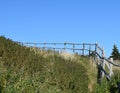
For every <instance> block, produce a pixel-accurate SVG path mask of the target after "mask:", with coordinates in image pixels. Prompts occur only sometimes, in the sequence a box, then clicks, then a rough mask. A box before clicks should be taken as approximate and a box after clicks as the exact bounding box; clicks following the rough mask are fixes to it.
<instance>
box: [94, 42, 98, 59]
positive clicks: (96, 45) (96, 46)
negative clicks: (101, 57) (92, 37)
mask: <svg viewBox="0 0 120 93" xmlns="http://www.w3.org/2000/svg"><path fill="white" fill-rule="evenodd" d="M97 48H98V44H97V43H95V53H94V60H96V53H97Z"/></svg>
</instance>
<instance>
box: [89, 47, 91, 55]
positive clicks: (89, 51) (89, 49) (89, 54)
mask: <svg viewBox="0 0 120 93" xmlns="http://www.w3.org/2000/svg"><path fill="white" fill-rule="evenodd" d="M90 54H91V45H89V56H90Z"/></svg>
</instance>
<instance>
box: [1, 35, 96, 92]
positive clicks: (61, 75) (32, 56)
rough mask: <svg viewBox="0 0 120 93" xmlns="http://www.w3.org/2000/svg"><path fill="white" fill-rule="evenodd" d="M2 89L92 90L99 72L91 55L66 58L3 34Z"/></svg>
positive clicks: (38, 90)
mask: <svg viewBox="0 0 120 93" xmlns="http://www.w3.org/2000/svg"><path fill="white" fill-rule="evenodd" d="M0 47H1V48H0V92H2V93H90V91H93V85H94V82H93V81H95V82H96V79H95V78H96V72H95V68H93V66H92V64H91V63H90V61H89V59H88V58H85V57H80V56H77V55H75V59H65V58H64V57H62V56H60V55H59V53H57V52H51V51H40V50H38V49H30V48H26V47H25V46H22V45H20V44H18V43H15V42H13V41H11V40H9V39H6V38H4V37H0Z"/></svg>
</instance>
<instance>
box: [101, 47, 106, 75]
mask: <svg viewBox="0 0 120 93" xmlns="http://www.w3.org/2000/svg"><path fill="white" fill-rule="evenodd" d="M102 57H103V58H104V57H105V51H104V48H102ZM105 63H106V61H105V59H103V61H102V67H103V69H104V70H105ZM104 76H105V73H104V72H102V77H104Z"/></svg>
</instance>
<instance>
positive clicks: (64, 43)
mask: <svg viewBox="0 0 120 93" xmlns="http://www.w3.org/2000/svg"><path fill="white" fill-rule="evenodd" d="M66 44H67V43H64V51H66Z"/></svg>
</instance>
